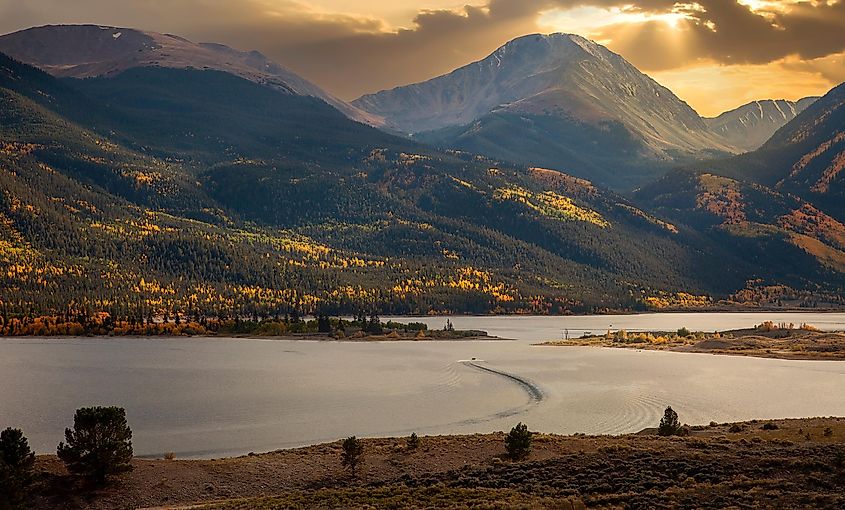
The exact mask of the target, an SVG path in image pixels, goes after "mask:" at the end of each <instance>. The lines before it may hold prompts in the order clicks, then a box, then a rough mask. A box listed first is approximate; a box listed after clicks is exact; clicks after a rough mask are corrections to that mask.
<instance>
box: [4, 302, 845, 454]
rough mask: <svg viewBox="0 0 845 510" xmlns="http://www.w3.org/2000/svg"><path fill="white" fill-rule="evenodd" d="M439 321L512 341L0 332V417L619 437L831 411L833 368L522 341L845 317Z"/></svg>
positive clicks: (227, 448)
mask: <svg viewBox="0 0 845 510" xmlns="http://www.w3.org/2000/svg"><path fill="white" fill-rule="evenodd" d="M403 320H408V319H403ZM411 320H418V319H411ZM419 320H424V321H425V322H427V323H428V324H430V325H431V326H432V327H442V326H443V325H444V324H445V322H446V319H445V318H441V317H435V318H430V317H429V318H425V319H419ZM451 320H452V322H453V323H454V324H455V327H457V328H461V329H483V330H486V331H488V332H490V334H493V335H497V336H501V337H506V338H511V339H514V340H513V341H479V342H395V343H336V342H309V341H281V340H245V339H225V338H214V339H184V338H162V339H159V338H152V339H148V338H142V339H137V338H108V339H95V338H73V339H44V338H14V339H0V428H5V427H7V426H15V427H21V428H23V429H24V432H25V433H26V435H27V436H28V437H29V439H30V442H31V444H32V445H33V447H34V448H35V449H37V451H39V452H52V451H55V447H56V444H57V443H58V442H59V441H60V440H61V439H62V434H63V430H64V427H66V426H68V425H70V423H71V422H72V416H73V412H74V410H75V409H76V408H77V407H81V406H87V405H121V406H124V407H126V409H127V413H128V416H129V421H130V425H131V426H132V429H133V431H134V435H135V437H134V446H135V451H136V454H138V455H141V456H159V455H162V454H163V453H164V452H170V451H172V452H175V453H176V455H177V456H179V457H216V456H224V455H235V454H244V453H247V452H250V451H256V452H259V451H268V450H273V449H276V448H285V447H293V446H300V445H305V444H312V443H318V442H324V441H331V440H335V439H338V438H340V437H345V436H349V435H353V434H355V435H358V436H384V435H406V434H410V433H411V432H414V431H415V432H417V433H419V434H444V433H472V432H490V431H495V430H505V429H509V428H510V427H511V426H513V425H514V424H515V423H516V422H518V421H523V422H526V423H528V424H529V426H530V427H531V428H532V429H535V430H543V431H548V432H558V433H573V432H585V433H624V432H633V431H637V430H641V429H643V428H645V427H649V426H655V425H656V424H657V422H658V421H659V419H660V416H661V415H662V412H663V409H664V408H665V407H666V406H667V405H672V406H673V407H674V408H675V409H676V410H677V411H678V412H679V414H680V415H681V419H682V420H683V421H685V422H688V423H692V424H696V423H708V422H709V421H711V420H716V421H733V420H744V419H752V418H777V417H804V416H821V415H840V416H841V415H845V363H839V362H830V361H827V362H824V361H782V360H768V359H755V358H742V357H726V356H713V355H707V354H682V353H662V352H644V351H634V350H615V349H595V348H580V347H577V348H563V347H540V346H532V345H531V343H532V342H536V341H541V340H549V339H558V338H561V337H562V336H563V335H564V331H565V330H569V333H570V335H571V336H580V335H581V334H582V333H583V332H585V331H591V332H602V331H605V330H607V329H627V330H629V331H637V330H674V329H677V328H679V327H682V326H685V327H688V328H689V329H692V330H706V331H713V330H717V329H719V330H723V329H733V328H738V327H747V326H753V325H755V324H758V323H760V322H762V321H764V320H774V321H776V322H793V323H796V324H800V323H802V322H807V323H812V324H814V325H816V326H819V327H822V328H825V329H830V330H833V329H845V314H779V313H763V314H661V315H637V316H601V317H456V318H452V319H451ZM472 358H477V360H476V361H475V362H474V363H473V362H472V361H471V359H472Z"/></svg>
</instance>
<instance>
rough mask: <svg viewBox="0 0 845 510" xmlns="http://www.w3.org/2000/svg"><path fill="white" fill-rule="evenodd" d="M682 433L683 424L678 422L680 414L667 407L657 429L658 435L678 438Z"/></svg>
mask: <svg viewBox="0 0 845 510" xmlns="http://www.w3.org/2000/svg"><path fill="white" fill-rule="evenodd" d="M680 431H681V422H680V421H679V420H678V413H676V412H675V411H674V410H673V409H672V407H671V406H670V407H667V408H666V411H664V412H663V418H662V419H661V420H660V426H659V427H657V433H658V434H659V435H661V436H676V435H678V434H679V433H680Z"/></svg>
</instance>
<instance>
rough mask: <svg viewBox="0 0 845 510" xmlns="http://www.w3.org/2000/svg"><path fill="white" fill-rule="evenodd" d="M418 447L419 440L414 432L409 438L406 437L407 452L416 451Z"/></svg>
mask: <svg viewBox="0 0 845 510" xmlns="http://www.w3.org/2000/svg"><path fill="white" fill-rule="evenodd" d="M419 447H420V438H419V436H417V433H416V432H412V433H411V435H410V436H408V449H409V450H416V449H417V448H419Z"/></svg>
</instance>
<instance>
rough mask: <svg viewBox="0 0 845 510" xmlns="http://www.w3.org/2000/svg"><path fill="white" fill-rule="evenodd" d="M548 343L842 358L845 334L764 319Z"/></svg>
mask: <svg viewBox="0 0 845 510" xmlns="http://www.w3.org/2000/svg"><path fill="white" fill-rule="evenodd" d="M542 345H549V346H593V347H619V348H629V349H647V350H666V351H677V352H700V353H711V354H730V355H740V356H756V357H763V358H783V359H819V360H845V333H842V332H825V331H821V330H819V329H818V328H816V327H815V326H812V325H810V324H801V325H795V324H776V323H774V322H770V321H769V322H764V323H762V324H760V325H758V326H756V327H754V328H751V329H742V330H733V331H723V332H715V333H705V332H700V331H699V332H692V331H689V330H688V329H687V328H681V329H679V330H678V331H676V332H671V333H667V332H638V333H629V332H627V331H624V330H619V331H608V332H607V333H606V334H604V335H589V336H584V337H582V338H575V339H569V340H557V341H551V342H545V343H543V344H542Z"/></svg>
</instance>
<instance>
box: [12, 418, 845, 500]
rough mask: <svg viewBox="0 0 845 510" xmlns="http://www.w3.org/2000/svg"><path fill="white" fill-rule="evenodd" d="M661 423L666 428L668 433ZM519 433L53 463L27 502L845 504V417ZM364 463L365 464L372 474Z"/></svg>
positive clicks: (39, 469) (42, 461)
mask: <svg viewBox="0 0 845 510" xmlns="http://www.w3.org/2000/svg"><path fill="white" fill-rule="evenodd" d="M656 421H657V420H655V426H657V423H656ZM507 435H508V434H506V433H503V432H499V433H495V434H474V435H468V436H429V437H426V438H425V440H424V441H423V442H422V444H421V445H420V447H419V449H418V450H416V451H415V453H414V454H413V455H409V454H408V450H407V438H380V439H379V438H376V439H357V441H358V442H359V444H360V446H362V447H363V448H364V450H365V451H366V469H359V470H358V471H357V472H356V476H355V477H354V478H352V477H350V476H349V468H348V467H345V466H344V465H343V464H342V463H341V462H340V461H339V457H340V456H341V454H342V452H343V451H344V448H343V443H344V441H337V442H334V443H329V444H323V445H315V446H310V447H306V448H298V449H293V450H280V451H277V452H272V453H266V454H258V455H249V456H244V457H238V458H230V459H217V460H179V459H175V460H162V459H157V460H151V459H134V460H133V461H132V464H133V466H135V469H134V470H133V471H132V472H129V473H127V474H126V475H124V476H123V477H122V478H121V479H120V483H115V484H112V485H109V486H107V487H105V488H101V489H97V490H95V491H87V490H84V489H83V488H79V487H78V486H75V485H73V486H70V487H72V489H71V488H69V486H67V485H65V484H64V482H63V480H65V479H66V477H67V475H66V472H65V469H64V466H63V464H62V463H61V462H60V461H59V460H58V459H56V458H55V457H53V456H39V457H38V458H37V460H36V465H35V472H36V473H40V474H39V475H38V476H37V477H36V480H35V481H34V485H33V486H32V489H31V498H30V499H29V500H28V503H27V505H26V507H25V508H27V509H34V510H47V509H51V510H52V509H54V508H69V509H72V508H91V509H94V510H105V509H113V508H138V507H161V506H164V507H180V506H188V505H200V507H201V508H215V509H217V508H225V509H247V508H265V509H281V508H313V507H318V508H349V507H353V508H440V507H444V508H465V507H468V506H472V505H475V506H477V507H479V508H526V509H533V508H565V509H579V510H580V509H582V508H617V507H629V508H693V507H694V508H714V509H715V508H760V507H766V508H842V507H843V505H845V462H843V459H845V419H839V418H808V419H801V420H765V421H751V422H744V423H710V424H709V425H701V426H692V427H689V435H688V436H660V435H658V433H657V430H656V428H655V429H649V430H646V431H643V432H642V433H639V434H630V435H622V436H587V435H583V434H577V435H573V436H559V435H553V434H541V433H534V434H533V435H532V441H531V454H530V456H529V457H527V458H523V459H521V460H520V461H506V460H505V458H504V457H506V456H505V453H506V452H505V450H504V448H503V446H504V440H505V437H506V436H507ZM359 467H360V466H359Z"/></svg>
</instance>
